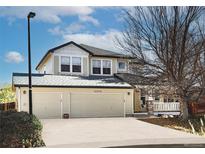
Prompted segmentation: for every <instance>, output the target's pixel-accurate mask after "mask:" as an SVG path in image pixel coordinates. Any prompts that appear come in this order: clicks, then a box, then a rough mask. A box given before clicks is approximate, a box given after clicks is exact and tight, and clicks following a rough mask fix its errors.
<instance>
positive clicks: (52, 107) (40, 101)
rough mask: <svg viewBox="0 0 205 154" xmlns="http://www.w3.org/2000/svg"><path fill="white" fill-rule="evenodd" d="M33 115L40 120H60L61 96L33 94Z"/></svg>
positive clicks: (58, 94) (56, 94) (44, 93)
mask: <svg viewBox="0 0 205 154" xmlns="http://www.w3.org/2000/svg"><path fill="white" fill-rule="evenodd" d="M33 113H34V114H35V115H36V116H37V117H38V118H41V119H50V118H61V94H60V93H46V92H42V93H33Z"/></svg>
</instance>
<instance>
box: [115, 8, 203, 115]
mask: <svg viewBox="0 0 205 154" xmlns="http://www.w3.org/2000/svg"><path fill="white" fill-rule="evenodd" d="M125 13H126V16H125V24H126V27H125V31H123V32H122V38H118V39H117V41H118V43H119V45H120V47H121V48H122V49H123V50H124V51H126V52H127V54H128V55H132V57H133V58H134V60H135V61H137V63H138V64H137V65H139V64H140V65H141V66H143V71H142V72H141V76H142V77H144V78H147V77H148V76H149V77H150V76H152V77H153V79H154V82H155V84H156V85H163V86H164V87H172V89H175V90H174V91H175V92H177V95H178V96H179V98H180V102H181V113H182V117H183V118H184V119H186V118H187V117H188V107H187V103H188V101H189V98H190V96H191V95H192V94H193V89H196V88H195V87H197V89H200V94H202V93H203V92H204V90H203V89H204V85H205V82H204V81H205V80H204V76H205V75H204V66H205V64H204V62H205V59H204V57H205V50H204V49H205V48H204V47H205V39H204V36H205V35H204V34H205V33H204V30H205V29H204V19H205V18H204V7H194V6H192V7H174V6H173V7H134V8H131V9H129V10H125ZM136 69H137V68H136Z"/></svg>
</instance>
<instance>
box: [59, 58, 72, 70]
mask: <svg viewBox="0 0 205 154" xmlns="http://www.w3.org/2000/svg"><path fill="white" fill-rule="evenodd" d="M61 72H70V57H65V56H62V57H61Z"/></svg>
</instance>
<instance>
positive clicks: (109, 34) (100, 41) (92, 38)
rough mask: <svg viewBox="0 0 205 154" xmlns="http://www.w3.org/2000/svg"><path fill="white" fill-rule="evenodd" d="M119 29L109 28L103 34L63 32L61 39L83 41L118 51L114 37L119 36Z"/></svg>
mask: <svg viewBox="0 0 205 154" xmlns="http://www.w3.org/2000/svg"><path fill="white" fill-rule="evenodd" d="M121 36H122V34H121V32H120V31H117V30H114V29H111V30H109V31H106V32H104V33H103V34H92V33H77V34H64V35H63V39H64V41H65V42H68V41H74V42H76V43H83V44H87V45H91V46H95V47H99V48H103V49H107V50H112V51H118V52H119V50H120V49H119V48H118V46H117V43H116V41H115V37H119V38H120V37H121Z"/></svg>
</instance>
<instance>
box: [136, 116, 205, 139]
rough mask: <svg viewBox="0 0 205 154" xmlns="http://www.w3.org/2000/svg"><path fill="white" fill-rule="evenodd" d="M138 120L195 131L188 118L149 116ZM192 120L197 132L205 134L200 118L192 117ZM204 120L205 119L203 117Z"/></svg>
mask: <svg viewBox="0 0 205 154" xmlns="http://www.w3.org/2000/svg"><path fill="white" fill-rule="evenodd" d="M138 120H141V121H144V122H148V123H151V124H156V125H160V126H163V127H168V128H172V129H176V130H180V131H184V132H188V133H193V132H192V129H191V126H190V125H189V123H188V120H187V121H183V120H181V119H180V118H147V119H138ZM190 121H191V123H192V124H193V126H194V129H195V131H196V134H198V135H205V134H204V133H202V132H201V123H200V120H199V118H192V119H190ZM203 121H205V120H204V119H203ZM203 129H204V127H203Z"/></svg>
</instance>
